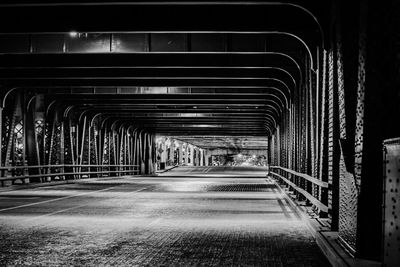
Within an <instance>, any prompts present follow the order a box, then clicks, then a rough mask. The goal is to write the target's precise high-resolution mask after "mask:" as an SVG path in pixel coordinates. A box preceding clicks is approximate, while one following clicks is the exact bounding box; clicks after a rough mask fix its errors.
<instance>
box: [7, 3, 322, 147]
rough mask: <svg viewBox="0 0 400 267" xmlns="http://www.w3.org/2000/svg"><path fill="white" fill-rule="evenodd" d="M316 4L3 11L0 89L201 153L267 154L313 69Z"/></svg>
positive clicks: (42, 6)
mask: <svg viewBox="0 0 400 267" xmlns="http://www.w3.org/2000/svg"><path fill="white" fill-rule="evenodd" d="M319 2H321V1H294V2H293V1H292V2H291V3H290V4H289V3H285V2H282V3H278V2H268V1H264V2H257V1H256V2H251V3H250V2H247V3H244V2H232V1H229V2H228V1H218V2H183V1H174V2H166V1H146V2H139V1H118V3H117V2H113V1H43V0H42V1H21V0H16V1H15V0H14V1H2V3H1V4H0V84H2V85H3V88H6V87H7V88H22V89H23V90H27V91H29V92H32V94H36V95H39V94H41V95H44V96H45V98H46V101H47V102H48V103H52V102H54V107H55V108H58V109H60V110H66V109H70V110H73V112H78V113H79V112H87V114H91V115H93V116H95V115H96V116H97V115H98V116H101V118H103V119H108V120H110V121H119V122H120V123H126V124H132V125H134V127H137V128H141V129H146V130H148V131H153V132H157V133H158V134H164V135H170V136H181V137H182V136H185V138H189V139H190V138H191V139H190V140H189V139H188V140H189V141H191V142H192V143H196V142H195V141H194V139H196V138H193V137H194V136H196V137H197V138H198V137H199V136H202V137H204V136H209V137H208V138H206V139H204V144H203V146H211V143H212V142H211V141H214V142H215V141H216V140H217V139H218V140H220V141H219V142H217V143H216V146H221V144H223V145H225V146H229V147H241V148H243V147H246V146H247V147H263V144H264V143H263V142H264V141H263V140H264V139H263V140H261V139H262V138H264V137H267V136H268V135H271V134H272V133H273V132H274V131H275V129H276V127H277V125H279V123H280V121H281V118H282V114H283V113H284V112H285V110H287V109H288V108H289V107H290V105H291V104H292V103H293V101H294V100H295V97H294V96H295V95H296V94H298V92H299V90H302V89H301V88H302V86H303V85H304V82H305V77H306V76H307V75H308V72H309V71H310V69H313V70H315V69H317V67H318V57H317V51H318V49H320V48H321V47H322V46H323V45H324V43H323V42H324V39H323V32H322V27H325V25H324V21H323V18H324V16H325V15H326V14H325V13H324V12H325V10H323V9H322V8H321V4H320V3H319ZM42 14H43V15H42ZM321 18H322V19H321ZM318 21H319V22H318ZM160 22H161V23H160ZM191 136H192V137H191ZM243 136H248V137H250V136H253V138H255V139H254V140H253V142H252V141H250V140H244V139H242V141H241V142H239V141H237V140H239V139H238V138H239V137H243ZM221 137H224V138H225V139H224V140H226V141H221V140H222V139H221ZM256 137H260V138H261V139H257V138H256ZM260 142H261V143H260ZM206 143H207V144H206ZM197 145H200V144H197ZM200 146H201V145H200Z"/></svg>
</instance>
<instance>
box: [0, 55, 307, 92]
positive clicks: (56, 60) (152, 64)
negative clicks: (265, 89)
mask: <svg viewBox="0 0 400 267" xmlns="http://www.w3.org/2000/svg"><path fill="white" fill-rule="evenodd" d="M0 59H1V61H0V69H28V68H32V69H35V68H37V69H41V70H42V73H46V71H47V70H49V69H57V68H62V69H71V68H82V67H84V68H133V67H134V68H151V69H153V68H154V69H157V68H178V69H182V68H221V69H224V68H254V69H257V68H260V69H262V68H271V67H274V68H280V69H284V70H286V71H287V72H289V73H290V74H291V76H292V77H295V80H296V81H299V80H302V68H301V65H302V64H301V63H300V62H298V60H296V59H294V58H293V57H291V56H289V55H287V54H285V53H279V52H215V53H213V52H204V53H198V52H196V53H195V52H192V53H186V52H165V53H155V52H154V53H110V54H101V53H84V54H82V53H76V54H2V55H0ZM174 76H176V75H174ZM92 86H96V84H92Z"/></svg>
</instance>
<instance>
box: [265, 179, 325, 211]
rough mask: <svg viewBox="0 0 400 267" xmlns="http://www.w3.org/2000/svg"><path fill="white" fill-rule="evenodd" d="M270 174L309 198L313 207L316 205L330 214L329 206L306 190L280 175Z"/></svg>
mask: <svg viewBox="0 0 400 267" xmlns="http://www.w3.org/2000/svg"><path fill="white" fill-rule="evenodd" d="M270 174H272V175H273V176H276V177H278V178H279V179H281V180H282V181H284V182H285V183H286V184H288V185H289V186H290V187H292V188H293V189H294V190H295V191H297V192H298V193H300V194H302V195H303V196H304V197H305V198H307V199H308V200H309V201H310V202H311V203H312V204H313V205H315V206H316V207H317V208H318V209H320V210H321V211H323V212H328V206H326V205H325V204H323V203H322V202H321V201H319V200H318V199H317V198H315V197H313V196H312V195H311V194H310V193H308V192H307V191H306V190H304V189H302V188H300V187H298V186H297V185H296V184H294V183H293V182H291V181H289V180H288V179H287V178H285V177H283V176H282V175H279V174H277V173H275V172H270Z"/></svg>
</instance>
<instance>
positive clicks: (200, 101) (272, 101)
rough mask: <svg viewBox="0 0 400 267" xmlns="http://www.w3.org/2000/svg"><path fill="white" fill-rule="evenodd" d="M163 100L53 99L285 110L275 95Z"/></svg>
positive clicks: (103, 103) (127, 105)
mask: <svg viewBox="0 0 400 267" xmlns="http://www.w3.org/2000/svg"><path fill="white" fill-rule="evenodd" d="M223 97H224V96H222V97H218V98H216V99H215V98H199V96H198V97H197V98H186V99H184V98H182V99H177V98H167V97H165V98H164V95H163V96H161V97H160V95H157V98H154V97H153V98H148V99H144V98H139V99H137V98H124V99H121V98H111V97H109V98H102V99H100V98H84V97H82V96H81V97H80V98H69V97H67V96H66V97H61V98H55V99H62V101H63V103H71V104H75V105H78V104H82V105H95V106H103V108H108V107H112V105H119V106H123V107H124V108H125V109H126V108H130V107H132V108H140V107H141V108H145V107H153V108H159V109H164V107H167V108H168V107H171V109H174V108H176V107H187V108H188V109H196V110H201V109H202V108H207V107H209V106H213V107H214V106H215V108H231V107H234V106H242V107H247V106H249V107H251V108H256V107H257V108H263V107H266V106H269V105H272V106H273V107H274V108H275V109H276V110H277V112H278V114H277V115H278V116H279V117H280V116H281V114H282V112H283V111H284V109H286V108H287V106H286V105H285V103H284V102H282V100H281V99H280V98H279V97H277V96H275V95H267V96H265V95H263V97H258V98H255V97H252V98H250V97H246V96H245V95H243V96H237V97H232V96H231V97H229V96H225V98H223Z"/></svg>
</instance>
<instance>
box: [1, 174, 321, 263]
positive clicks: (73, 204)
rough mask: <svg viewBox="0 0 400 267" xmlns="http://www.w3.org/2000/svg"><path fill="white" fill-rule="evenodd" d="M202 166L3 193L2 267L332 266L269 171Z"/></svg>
mask: <svg viewBox="0 0 400 267" xmlns="http://www.w3.org/2000/svg"><path fill="white" fill-rule="evenodd" d="M180 171H181V170H179V168H178V169H176V171H175V172H180ZM202 171H203V170H200V172H198V173H196V174H195V175H193V176H192V177H182V176H181V177H168V176H166V175H168V174H169V175H174V171H171V172H170V173H165V174H164V175H165V176H163V177H131V178H125V179H121V178H114V179H102V180H97V181H90V182H79V183H77V184H65V185H57V186H48V187H41V188H32V189H24V190H15V191H9V192H2V193H0V240H1V242H0V266H16V265H39V266H58V265H63V266H65V265H68V266H71V265H74V266H296V267H298V266H307V267H308V266H318V267H323V266H329V264H328V262H327V260H326V259H325V257H324V256H323V254H322V253H321V251H320V250H319V248H318V247H317V245H316V243H315V241H314V240H313V238H312V236H311V235H310V233H309V232H308V230H307V228H306V226H305V225H304V224H303V223H302V221H301V220H300V219H299V218H298V216H297V214H296V213H295V212H294V211H293V210H292V208H291V207H290V205H289V204H288V203H287V202H286V201H285V199H284V198H283V196H282V195H281V193H280V192H279V191H278V190H277V188H276V187H275V185H274V184H273V183H270V182H267V181H266V179H265V177H261V176H260V177H258V178H257V177H255V178H251V177H246V178H243V177H240V174H241V172H243V171H245V170H240V169H238V171H236V175H237V177H234V176H233V175H230V176H224V177H223V178H221V177H218V175H217V174H215V172H217V171H216V170H212V169H210V170H209V171H208V172H211V173H214V175H213V176H212V177H208V176H204V177H201V174H200V173H201V172H202ZM230 172H233V173H234V172H235V170H234V169H232V170H230ZM246 172H247V171H246ZM260 174H262V172H260ZM253 176H254V175H253Z"/></svg>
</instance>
